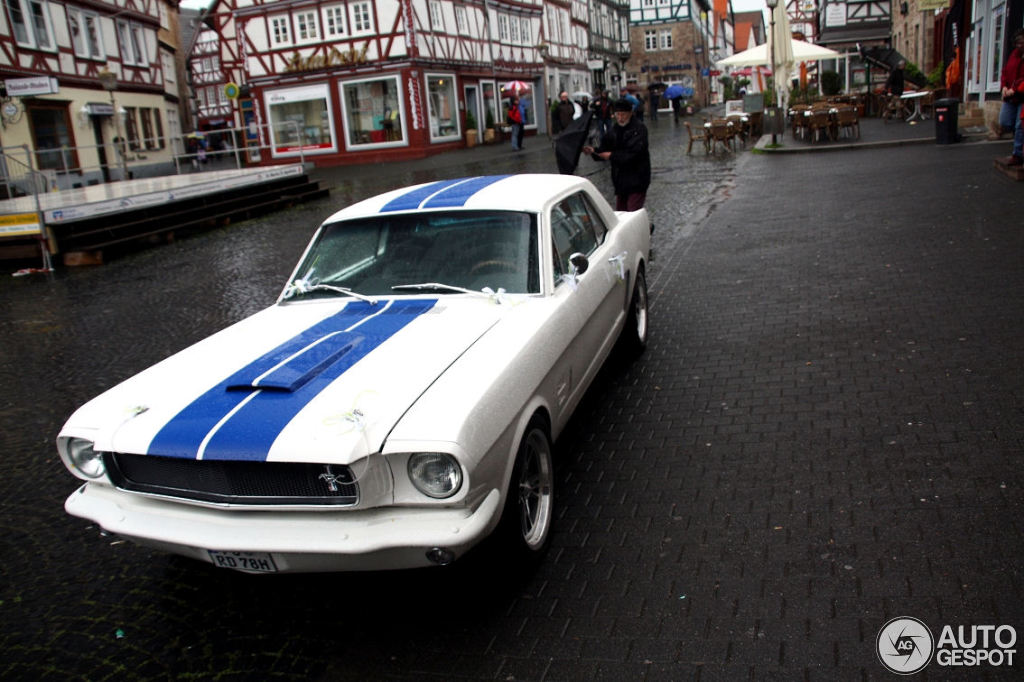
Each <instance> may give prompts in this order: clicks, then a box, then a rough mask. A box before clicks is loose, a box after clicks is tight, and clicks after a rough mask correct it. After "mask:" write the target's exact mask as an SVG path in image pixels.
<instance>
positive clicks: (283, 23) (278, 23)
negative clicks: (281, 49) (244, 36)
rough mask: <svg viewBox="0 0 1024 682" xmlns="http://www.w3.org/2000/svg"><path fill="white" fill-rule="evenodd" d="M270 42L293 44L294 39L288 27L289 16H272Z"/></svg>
mask: <svg viewBox="0 0 1024 682" xmlns="http://www.w3.org/2000/svg"><path fill="white" fill-rule="evenodd" d="M270 42H271V43H273V44H274V45H291V43H292V39H291V34H290V32H289V29H288V17H271V18H270Z"/></svg>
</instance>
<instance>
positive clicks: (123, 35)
mask: <svg viewBox="0 0 1024 682" xmlns="http://www.w3.org/2000/svg"><path fill="white" fill-rule="evenodd" d="M117 36H118V38H120V40H121V61H123V62H124V63H125V64H131V65H133V66H145V65H146V64H147V63H148V61H147V60H146V53H145V52H143V48H142V46H143V45H145V39H144V36H143V33H142V27H141V26H139V25H138V24H135V23H133V22H128V21H119V22H117Z"/></svg>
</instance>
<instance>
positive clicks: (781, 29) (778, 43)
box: [768, 2, 795, 111]
mask: <svg viewBox="0 0 1024 682" xmlns="http://www.w3.org/2000/svg"><path fill="white" fill-rule="evenodd" d="M773 51H774V58H773V60H774V62H775V67H774V68H775V72H774V73H773V74H772V79H773V82H774V83H775V101H776V102H778V104H779V106H780V107H782V110H783V111H785V110H786V109H788V108H789V75H790V74H791V73H793V68H794V61H795V55H794V52H795V50H794V49H793V32H792V31H791V30H790V29H789V14H787V13H786V3H785V2H779V3H777V4H776V5H775V7H773V8H772V30H771V31H769V33H768V54H769V57H772V54H773Z"/></svg>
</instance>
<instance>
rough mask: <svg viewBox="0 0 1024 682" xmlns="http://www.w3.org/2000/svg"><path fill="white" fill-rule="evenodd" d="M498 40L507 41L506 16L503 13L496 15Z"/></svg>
mask: <svg viewBox="0 0 1024 682" xmlns="http://www.w3.org/2000/svg"><path fill="white" fill-rule="evenodd" d="M498 40H500V41H502V42H508V17H507V16H506V15H504V14H499V15H498Z"/></svg>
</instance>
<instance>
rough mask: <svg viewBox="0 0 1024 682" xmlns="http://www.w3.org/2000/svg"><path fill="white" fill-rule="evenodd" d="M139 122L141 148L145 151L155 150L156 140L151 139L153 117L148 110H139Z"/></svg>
mask: <svg viewBox="0 0 1024 682" xmlns="http://www.w3.org/2000/svg"><path fill="white" fill-rule="evenodd" d="M139 120H140V121H141V122H142V146H144V147H145V148H146V149H156V140H155V139H153V116H152V114H151V110H150V109H148V108H142V109H139Z"/></svg>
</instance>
